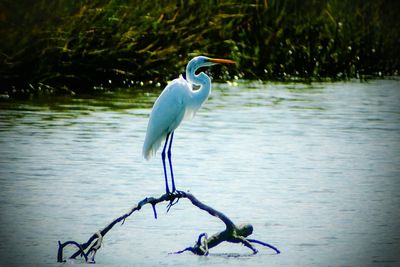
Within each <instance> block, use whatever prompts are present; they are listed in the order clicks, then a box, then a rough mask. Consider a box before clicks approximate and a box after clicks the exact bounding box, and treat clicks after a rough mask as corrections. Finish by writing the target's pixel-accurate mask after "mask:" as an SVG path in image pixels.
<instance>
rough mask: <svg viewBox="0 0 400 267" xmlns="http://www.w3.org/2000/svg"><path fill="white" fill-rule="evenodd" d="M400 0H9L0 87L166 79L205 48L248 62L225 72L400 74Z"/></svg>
mask: <svg viewBox="0 0 400 267" xmlns="http://www.w3.org/2000/svg"><path fill="white" fill-rule="evenodd" d="M399 3H400V2H399V1H385V0H375V1H372V0H370V1H365V0H363V1H362V0H353V1H341V0H321V1H317V0H303V1H300V0H291V1H290V0H253V1H239V0H225V1H222V0H220V1H218V0H208V1H194V0H189V1H182V0H176V1H165V0H164V1H139V0H108V1H105V0H94V1H89V0H80V1H70V0H58V1H57V0H55V1H54V0H53V1H50V0H36V1H33V0H30V1H10V0H6V1H3V6H4V7H3V8H0V35H1V41H0V62H1V65H0V90H1V91H2V92H3V93H4V92H6V93H8V94H13V93H20V92H22V93H27V92H28V93H30V94H39V93H42V92H44V93H47V92H49V91H54V92H64V93H74V92H75V93H82V92H91V91H93V90H94V89H101V88H113V87H119V86H131V85H134V84H135V83H137V82H143V81H144V82H149V81H151V83H153V84H156V83H161V84H163V83H165V82H166V81H167V80H169V79H172V78H173V77H176V75H177V73H179V72H181V71H183V69H184V66H185V64H186V62H187V61H188V60H189V59H190V58H191V57H192V56H194V55H199V54H204V55H209V56H219V57H227V58H232V59H234V60H236V61H237V62H238V64H237V66H236V67H235V68H230V69H229V73H228V72H222V70H221V69H216V75H217V76H220V77H222V78H224V77H227V76H228V77H229V76H231V77H233V76H236V77H239V78H246V79H255V78H256V79H274V80H292V79H300V80H306V81H310V80H320V79H326V78H328V79H334V80H336V79H349V78H363V77H369V76H384V75H397V74H398V70H399V59H400V54H399V49H398V47H399V44H400V35H399V29H400V23H399V21H400V20H399V19H398V18H397V16H398V14H397V12H398V11H399V10H400V4H399ZM225 70H226V69H225Z"/></svg>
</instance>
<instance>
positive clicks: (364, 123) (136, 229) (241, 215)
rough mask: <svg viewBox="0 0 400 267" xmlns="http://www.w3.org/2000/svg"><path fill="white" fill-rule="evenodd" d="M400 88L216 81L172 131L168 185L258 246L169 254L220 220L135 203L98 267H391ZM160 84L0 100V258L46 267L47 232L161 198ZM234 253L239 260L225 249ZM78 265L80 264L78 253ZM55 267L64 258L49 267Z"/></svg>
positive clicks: (70, 235) (51, 236)
mask: <svg viewBox="0 0 400 267" xmlns="http://www.w3.org/2000/svg"><path fill="white" fill-rule="evenodd" d="M399 85H400V82H399V81H372V82H369V83H358V82H351V83H323V84H313V85H312V86H309V85H302V84H274V83H266V84H262V83H257V82H254V83H249V82H242V83H239V84H235V85H228V84H215V85H214V90H213V93H212V97H211V98H210V99H209V101H208V102H206V104H205V105H204V107H203V108H202V109H201V110H200V111H199V113H198V114H197V116H196V117H195V118H194V119H193V120H192V121H186V122H184V123H183V124H182V125H181V127H180V128H179V129H178V130H177V131H176V134H175V143H174V148H173V153H174V154H173V155H174V164H175V173H176V182H177V186H178V188H179V189H181V190H190V191H191V192H192V193H193V194H194V195H195V196H197V197H198V198H199V199H200V200H202V201H204V202H205V203H207V204H209V205H211V206H213V207H214V208H216V209H218V210H220V211H222V212H224V213H225V214H226V215H227V216H229V217H230V218H231V219H232V220H233V221H234V222H235V223H236V224H240V223H251V224H252V225H253V226H254V234H253V235H252V237H253V238H256V239H260V240H262V241H264V242H268V243H270V244H272V245H274V246H276V247H278V248H279V249H280V250H281V251H282V254H280V255H274V253H273V251H272V250H269V249H268V248H263V247H261V246H257V248H258V249H259V251H260V253H259V254H257V255H255V256H248V255H249V254H250V251H249V250H248V249H246V248H245V247H243V246H240V245H235V244H224V245H221V246H220V247H217V248H215V249H214V250H212V251H211V255H210V256H209V257H197V256H194V255H192V254H190V253H185V254H181V255H171V254H168V253H169V252H173V251H178V250H180V249H183V248H185V247H187V246H189V245H193V244H194V242H195V240H196V239H197V236H198V235H199V234H200V233H202V232H207V233H208V234H209V235H211V234H213V233H215V232H218V231H221V230H223V227H224V225H223V224H221V223H220V222H219V221H218V220H216V219H215V218H212V217H210V216H209V215H208V214H206V213H204V212H202V211H200V210H197V209H195V208H194V207H193V206H191V205H189V204H188V202H187V201H184V200H182V201H181V202H179V204H178V205H176V206H174V207H173V209H172V210H171V211H170V212H169V213H168V214H166V213H165V205H159V206H158V215H159V218H158V220H154V219H153V214H152V210H151V208H150V207H146V208H144V209H143V210H141V211H140V212H138V213H135V214H133V215H132V216H131V217H130V218H129V219H128V220H127V221H126V222H125V224H124V225H123V226H119V225H117V226H116V227H115V228H114V229H113V230H112V231H111V232H109V233H108V235H107V236H106V237H105V240H104V244H103V247H102V248H101V249H100V251H99V252H98V254H97V256H96V259H97V263H98V265H100V266H110V265H113V266H265V265H266V264H267V265H268V266H396V265H398V264H399V262H400V253H399V251H400V193H399V188H400V164H399V159H400V157H399V156H400V145H399V144H400V143H399V141H400V105H399V103H400V86H399ZM158 93H159V92H155V91H154V92H148V91H147V92H146V91H141V90H137V91H136V92H135V93H133V92H123V91H121V92H118V93H114V94H108V95H103V96H101V97H97V98H95V99H91V98H86V99H69V100H66V99H52V100H51V101H46V100H44V101H42V102H34V103H31V102H18V103H12V102H9V101H2V102H1V104H0V107H1V112H0V147H1V154H0V188H1V191H0V212H1V217H0V220H1V221H0V223H1V228H0V240H1V242H0V265H1V266H25V265H33V266H57V263H56V254H57V241H58V240H61V241H67V240H76V241H79V242H84V241H86V240H87V239H88V238H89V236H90V235H91V234H93V233H94V232H96V231H97V230H98V229H101V228H102V227H104V226H105V225H106V224H107V223H109V222H110V221H111V220H113V219H114V218H116V217H118V216H120V215H122V214H123V213H124V212H126V211H127V210H128V209H129V208H130V207H132V206H133V205H135V204H136V203H137V202H138V201H140V200H142V199H143V198H145V197H146V196H159V195H161V194H162V193H163V190H164V184H163V174H162V167H161V161H160V159H159V155H158V156H157V158H156V159H153V160H151V161H149V162H146V161H145V160H143V159H142V157H141V146H142V142H143V139H144V135H145V129H146V125H147V118H148V114H149V112H150V107H151V104H152V103H153V101H154V100H155V98H156V96H157V94H158ZM235 255H241V256H240V257H232V256H235ZM75 263H76V262H75ZM58 265H60V266H61V265H63V264H58Z"/></svg>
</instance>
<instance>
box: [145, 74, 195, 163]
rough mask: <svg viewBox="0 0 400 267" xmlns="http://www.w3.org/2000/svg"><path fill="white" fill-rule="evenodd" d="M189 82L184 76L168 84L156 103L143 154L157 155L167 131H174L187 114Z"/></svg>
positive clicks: (146, 155) (147, 157) (147, 156)
mask: <svg viewBox="0 0 400 267" xmlns="http://www.w3.org/2000/svg"><path fill="white" fill-rule="evenodd" d="M187 90H190V88H189V85H188V83H187V82H186V81H185V80H183V78H179V79H175V80H173V81H172V82H171V83H169V84H168V85H167V87H166V88H165V89H164V91H163V92H162V93H161V95H160V96H159V97H158V98H157V100H156V102H155V103H154V106H153V110H152V111H151V114H150V119H149V124H148V126H147V132H146V138H145V141H144V145H143V156H144V157H145V158H146V159H149V158H150V157H152V156H153V155H155V153H156V151H157V150H158V148H159V147H160V146H161V142H162V141H163V140H164V139H165V137H166V135H167V133H170V132H172V131H174V130H175V129H176V128H177V127H178V126H179V124H180V123H181V122H182V120H183V118H184V116H185V110H186V105H185V103H186V101H185V100H186V99H187Z"/></svg>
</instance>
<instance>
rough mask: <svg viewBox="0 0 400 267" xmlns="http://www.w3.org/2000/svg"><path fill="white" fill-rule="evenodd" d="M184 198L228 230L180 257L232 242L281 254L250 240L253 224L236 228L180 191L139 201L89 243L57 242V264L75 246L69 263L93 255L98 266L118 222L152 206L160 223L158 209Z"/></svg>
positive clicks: (201, 239)
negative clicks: (100, 253) (99, 254)
mask: <svg viewBox="0 0 400 267" xmlns="http://www.w3.org/2000/svg"><path fill="white" fill-rule="evenodd" d="M181 198H187V199H189V200H190V202H191V203H192V204H193V205H194V206H196V207H198V208H199V209H201V210H204V211H207V212H208V213H209V214H210V215H212V216H214V217H217V218H219V219H220V220H221V221H222V222H223V223H224V224H225V226H226V228H225V230H223V231H221V232H219V233H216V234H214V235H212V236H211V237H208V235H207V234H206V233H203V234H201V235H200V236H199V237H198V240H197V242H196V244H195V245H194V246H193V247H188V248H186V249H184V250H182V251H178V252H175V253H176V254H180V253H182V252H184V251H191V252H192V253H194V254H197V255H208V252H209V250H210V249H211V248H213V247H215V246H218V245H219V244H220V243H222V242H224V241H226V242H231V243H241V244H243V245H245V246H246V247H248V248H249V249H251V250H252V251H253V253H254V254H255V253H257V252H258V251H257V249H256V248H255V247H254V246H253V245H252V244H251V243H257V244H261V245H263V246H267V247H269V248H271V249H273V250H274V251H275V252H276V253H280V251H279V250H278V249H276V248H275V247H274V246H271V245H269V244H267V243H264V242H262V241H258V240H255V239H247V237H248V236H249V235H251V234H252V233H253V226H252V225H250V224H245V225H240V226H236V225H235V224H234V223H233V222H232V221H231V220H230V219H229V218H228V217H227V216H226V215H225V214H223V213H222V212H219V211H217V210H215V209H214V208H212V207H210V206H208V205H206V204H204V203H202V202H201V201H199V200H198V199H197V198H196V197H195V196H194V195H192V194H190V193H187V192H182V191H178V192H175V193H172V194H163V195H161V196H160V197H158V198H154V197H146V198H145V199H143V200H142V201H140V202H139V203H138V204H137V205H135V206H134V207H132V208H131V210H130V211H129V212H127V213H125V214H124V215H122V216H120V217H118V218H116V219H115V220H114V221H112V222H111V223H110V224H108V225H107V226H106V227H104V228H103V229H102V230H100V231H98V232H97V233H95V234H93V235H92V236H91V237H90V238H89V239H88V241H87V242H86V243H83V244H79V243H78V242H76V241H67V242H64V243H61V242H60V241H59V242H58V255H57V261H58V262H63V261H65V260H64V257H63V249H64V247H66V246H67V245H74V246H76V247H77V248H78V249H77V251H76V252H75V253H74V254H72V255H71V256H70V257H69V258H70V259H75V258H76V257H78V256H81V257H84V259H85V261H86V262H88V261H89V256H90V255H92V257H91V259H90V261H91V262H93V263H94V262H95V259H94V257H95V255H96V252H97V251H98V250H99V249H100V247H101V243H102V240H103V238H104V236H105V235H106V234H107V233H108V232H109V231H110V230H111V229H112V228H113V227H114V226H115V225H116V224H117V223H119V222H122V224H123V223H124V222H125V219H126V218H128V217H129V216H131V215H132V214H133V213H134V212H135V211H138V210H140V209H141V208H142V207H143V206H145V205H147V204H150V205H151V206H152V208H153V211H154V217H155V219H157V212H156V205H157V204H158V203H161V202H169V204H168V206H167V208H168V210H169V209H170V208H171V207H172V206H174V205H176V204H177V203H178V201H179V200H180V199H181Z"/></svg>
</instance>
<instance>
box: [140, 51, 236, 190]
mask: <svg viewBox="0 0 400 267" xmlns="http://www.w3.org/2000/svg"><path fill="white" fill-rule="evenodd" d="M231 63H234V61H232V60H228V59H215V58H214V59H213V58H208V57H204V56H198V57H195V58H193V59H192V60H190V61H189V63H188V65H187V66H186V79H187V80H185V79H184V78H183V77H182V76H180V77H179V78H178V79H175V80H173V81H172V82H170V83H169V84H168V85H167V87H165V89H164V91H163V92H162V93H161V95H160V96H159V97H158V98H157V100H156V102H155V103H154V106H153V110H152V111H151V114H150V119H149V124H148V126H147V132H146V137H145V141H144V145H143V156H144V157H145V158H146V159H150V157H152V156H154V155H155V153H156V151H157V149H158V148H159V147H160V146H161V142H162V141H163V140H164V139H166V136H167V134H168V133H171V132H173V131H174V130H175V129H176V128H177V127H178V126H179V124H180V123H181V122H182V120H183V119H184V118H192V117H193V116H194V115H195V113H196V111H197V110H198V109H199V108H200V107H201V105H202V104H203V103H204V102H205V101H206V100H207V98H208V96H209V95H210V93H211V80H210V77H208V76H207V75H206V74H205V73H204V72H200V73H199V74H196V70H198V69H199V68H200V67H207V66H212V65H214V64H231ZM193 84H196V85H199V86H200V88H199V89H198V90H195V91H194V90H193ZM163 162H164V161H163ZM170 163H171V162H170ZM164 167H165V166H164ZM171 172H172V171H171ZM167 191H168V190H167Z"/></svg>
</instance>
